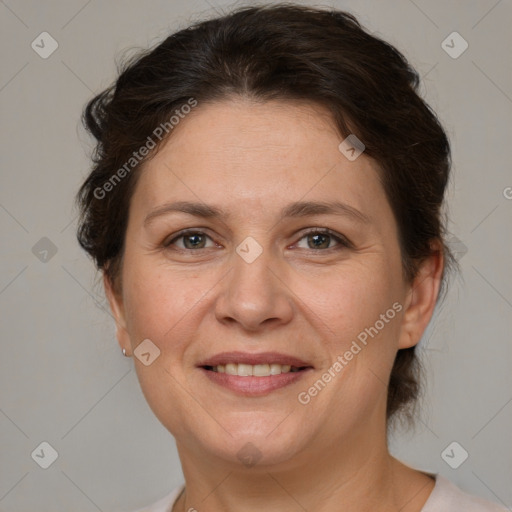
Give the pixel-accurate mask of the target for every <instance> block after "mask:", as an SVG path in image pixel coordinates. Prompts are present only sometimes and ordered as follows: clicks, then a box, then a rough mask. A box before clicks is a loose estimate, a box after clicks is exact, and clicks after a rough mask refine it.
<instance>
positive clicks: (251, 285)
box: [216, 237, 293, 330]
mask: <svg viewBox="0 0 512 512" xmlns="http://www.w3.org/2000/svg"><path fill="white" fill-rule="evenodd" d="M281 263H282V262H280V261H279V260H278V259H277V258H275V257H274V255H273V254H272V251H271V249H270V248H269V247H267V246H264V245H262V244H260V243H259V242H257V241H256V240H255V239H254V238H252V237H247V238H246V239H245V240H243V241H242V242H241V243H240V244H239V245H238V246H237V248H236V252H233V254H232V258H231V261H230V265H231V269H232V271H231V272H230V273H229V275H228V276H229V277H228V279H227V281H226V282H225V284H224V288H223V292H222V294H221V296H220V297H219V298H218V301H217V305H216V315H217V318H218V319H219V321H226V320H227V319H231V321H236V322H238V323H239V324H241V325H242V326H243V327H244V328H246V329H248V330H255V329H257V328H258V327H259V326H261V324H263V323H264V322H266V321H268V320H270V319H273V320H274V322H276V323H286V322H288V321H289V320H290V319H291V316H292V312H293V309H292V305H291V302H290V296H289V293H288V291H287V287H286V286H285V285H284V284H283V277H281V279H279V273H280V270H279V269H282V268H283V265H282V264H281Z"/></svg>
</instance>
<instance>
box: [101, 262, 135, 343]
mask: <svg viewBox="0 0 512 512" xmlns="http://www.w3.org/2000/svg"><path fill="white" fill-rule="evenodd" d="M103 287H104V289H105V295H106V297H107V300H108V303H109V305H110V310H111V311H112V315H113V316H114V320H115V322H116V337H117V341H118V343H119V346H120V347H121V348H122V349H124V350H125V351H126V352H127V353H129V352H130V338H129V336H128V331H127V329H126V318H125V312H124V304H123V299H122V296H121V294H119V293H116V292H115V290H114V286H113V284H112V281H111V279H110V278H109V276H108V275H107V274H106V272H104V273H103Z"/></svg>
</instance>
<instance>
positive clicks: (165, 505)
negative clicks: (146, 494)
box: [133, 485, 184, 512]
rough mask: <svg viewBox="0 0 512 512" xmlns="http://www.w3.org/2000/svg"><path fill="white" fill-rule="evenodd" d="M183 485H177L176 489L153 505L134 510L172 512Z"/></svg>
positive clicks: (141, 511) (137, 511) (136, 511)
mask: <svg viewBox="0 0 512 512" xmlns="http://www.w3.org/2000/svg"><path fill="white" fill-rule="evenodd" d="M183 487H184V485H181V486H179V487H176V489H174V490H172V491H171V492H170V493H169V494H168V495H167V496H164V497H163V498H162V499H160V500H158V501H156V502H155V503H153V504H152V505H148V506H146V507H144V508H139V509H137V510H134V511H133V512H171V511H172V507H173V505H174V502H175V501H176V499H177V498H178V496H179V495H180V494H181V491H182V490H183Z"/></svg>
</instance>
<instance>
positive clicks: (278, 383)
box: [200, 368, 312, 396]
mask: <svg viewBox="0 0 512 512" xmlns="http://www.w3.org/2000/svg"><path fill="white" fill-rule="evenodd" d="M200 370H202V371H203V373H204V374H205V375H206V377H208V378H209V379H210V380H211V381H212V382H214V383H215V384H218V385H219V386H223V387H225V388H227V389H230V390H231V391H234V392H235V393H238V394H240V395H242V396H264V395H268V394H269V393H271V392H272V391H275V390H277V389H281V388H284V387H285V386H289V385H290V384H293V383H294V382H297V381H298V380H300V379H302V378H303V377H304V375H305V374H308V373H309V372H310V370H312V369H310V368H308V369H306V370H301V371H298V372H288V373H280V374H279V375H269V376H268V377H240V376H239V375H228V374H227V373H219V372H214V371H211V370H206V369H205V368H200Z"/></svg>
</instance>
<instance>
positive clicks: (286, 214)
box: [144, 201, 371, 226]
mask: <svg viewBox="0 0 512 512" xmlns="http://www.w3.org/2000/svg"><path fill="white" fill-rule="evenodd" d="M174 212H176V213H186V214H188V215H193V216H195V217H202V218H205V219H210V218H228V217H229V214H228V213H227V212H225V211H224V210H223V209H222V208H218V207H216V206H210V205H207V204H205V203H194V202H190V201H177V202H174V203H165V204H163V205H161V206H158V207H156V208H155V209H153V210H151V211H150V212H149V213H148V215H147V216H146V218H145V219H144V225H145V226H147V225H148V224H150V223H151V222H152V221H153V220H154V219H155V218H157V217H160V216H162V215H166V214H169V213H174ZM313 215H340V216H345V217H349V218H352V219H353V220H355V221H357V222H360V223H364V224H369V223H370V222H371V221H370V218H369V217H368V216H367V215H365V214H364V213H362V212H361V211H359V210H357V209H356V208H354V207H353V206H350V205H348V204H346V203H343V202H340V201H330V202H324V201H298V202H295V203H291V204H289V205H287V206H285V207H284V208H282V210H281V212H280V218H281V219H286V218H292V217H307V216H313Z"/></svg>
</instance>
